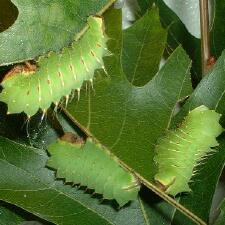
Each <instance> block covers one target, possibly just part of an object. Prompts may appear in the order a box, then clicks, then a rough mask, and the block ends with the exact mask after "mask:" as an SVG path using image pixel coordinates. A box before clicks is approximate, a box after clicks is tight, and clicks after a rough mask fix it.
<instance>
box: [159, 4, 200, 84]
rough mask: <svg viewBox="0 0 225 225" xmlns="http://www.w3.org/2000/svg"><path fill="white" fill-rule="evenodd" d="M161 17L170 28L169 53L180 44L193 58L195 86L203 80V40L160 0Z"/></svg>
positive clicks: (163, 22)
mask: <svg viewBox="0 0 225 225" xmlns="http://www.w3.org/2000/svg"><path fill="white" fill-rule="evenodd" d="M157 5H158V7H159V14H160V19H161V22H162V24H163V26H165V27H167V29H168V39H167V43H168V48H167V51H168V54H170V52H171V51H174V49H175V48H176V47H177V46H179V45H180V44H181V45H182V47H183V48H184V50H185V51H186V52H187V53H188V55H189V57H190V58H191V59H192V61H193V64H192V70H191V72H192V81H193V86H196V85H197V83H198V82H199V81H200V80H201V78H202V75H201V42H200V39H197V38H195V37H194V36H192V35H191V34H190V33H189V32H188V30H187V29H186V27H185V26H184V24H183V23H182V22H181V20H180V19H179V17H178V16H177V15H176V14H175V13H174V12H173V11H172V10H171V9H170V8H169V7H168V6H167V5H166V4H165V3H164V2H163V0H158V1H157Z"/></svg>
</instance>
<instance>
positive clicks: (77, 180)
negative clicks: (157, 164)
mask: <svg viewBox="0 0 225 225" xmlns="http://www.w3.org/2000/svg"><path fill="white" fill-rule="evenodd" d="M48 151H49V153H50V155H51V156H50V158H49V160H48V162H47V165H48V166H49V167H51V168H53V169H56V170H57V173H56V176H57V177H58V178H65V180H66V182H72V183H74V184H80V185H81V186H87V187H88V188H89V189H94V190H95V193H99V194H102V195H103V198H104V199H115V200H116V201H117V202H118V204H119V206H120V207H121V206H123V205H124V204H126V203H127V202H128V201H130V200H135V199H137V195H138V191H139V189H140V185H139V183H138V181H137V179H136V178H135V177H134V175H133V174H132V173H130V172H128V171H126V170H125V169H123V168H122V167H121V166H120V165H119V163H118V162H117V161H116V159H113V158H112V157H111V156H110V155H109V154H108V153H107V152H105V151H103V150H102V149H101V146H100V145H96V144H94V143H93V142H92V140H91V139H87V141H86V143H85V145H83V146H82V145H81V144H71V143H69V142H66V141H63V140H60V139H59V140H58V141H57V142H55V143H53V144H51V145H50V146H49V147H48Z"/></svg>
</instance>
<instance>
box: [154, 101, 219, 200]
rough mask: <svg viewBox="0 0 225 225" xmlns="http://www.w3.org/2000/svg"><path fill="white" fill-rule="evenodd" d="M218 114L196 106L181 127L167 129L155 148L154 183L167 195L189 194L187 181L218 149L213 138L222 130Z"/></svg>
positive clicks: (204, 107)
mask: <svg viewBox="0 0 225 225" xmlns="http://www.w3.org/2000/svg"><path fill="white" fill-rule="evenodd" d="M220 117H221V114H218V113H217V112H215V111H214V110H209V109H208V108H207V107H206V106H204V105H202V106H199V107H197V108H195V109H193V110H192V111H190V112H189V114H188V115H187V117H186V118H185V120H184V121H183V123H182V124H181V126H180V127H179V128H178V129H176V130H169V131H167V134H166V135H165V136H164V137H163V138H162V139H160V140H159V142H158V145H157V146H156V154H157V155H156V156H155V161H156V163H157V165H158V173H157V174H156V175H155V180H156V181H157V182H159V183H160V184H161V185H163V187H164V188H165V189H166V192H167V193H169V194H171V195H174V196H175V195H176V194H178V193H180V192H188V191H190V188H189V185H188V182H189V181H190V179H191V177H192V176H193V173H194V168H195V167H196V166H197V164H198V163H200V162H201V160H202V159H203V157H205V156H207V154H208V153H209V152H211V151H212V149H211V147H215V146H218V142H217V140H216V137H217V136H219V135H220V134H221V133H222V131H223V128H222V126H221V125H220V124H219V119H220Z"/></svg>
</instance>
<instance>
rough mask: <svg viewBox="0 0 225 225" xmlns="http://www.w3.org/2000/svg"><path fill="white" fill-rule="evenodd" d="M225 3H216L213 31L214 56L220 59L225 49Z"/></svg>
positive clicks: (211, 36)
mask: <svg viewBox="0 0 225 225" xmlns="http://www.w3.org/2000/svg"><path fill="white" fill-rule="evenodd" d="M224 11H225V1H224V0H221V1H215V17H214V20H213V28H212V30H211V34H210V38H211V48H212V55H214V56H215V57H219V56H220V55H221V53H222V51H223V49H224V48H225V39H224V37H225V23H224Z"/></svg>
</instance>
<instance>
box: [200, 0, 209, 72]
mask: <svg viewBox="0 0 225 225" xmlns="http://www.w3.org/2000/svg"><path fill="white" fill-rule="evenodd" d="M199 8H200V25H201V48H202V50H201V51H202V53H201V55H202V76H204V75H205V74H206V73H207V71H208V70H209V64H208V60H209V58H210V42H209V8H208V0H199Z"/></svg>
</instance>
